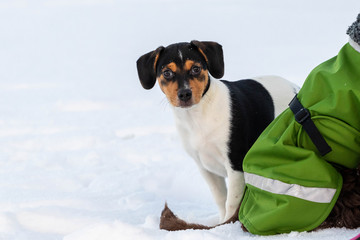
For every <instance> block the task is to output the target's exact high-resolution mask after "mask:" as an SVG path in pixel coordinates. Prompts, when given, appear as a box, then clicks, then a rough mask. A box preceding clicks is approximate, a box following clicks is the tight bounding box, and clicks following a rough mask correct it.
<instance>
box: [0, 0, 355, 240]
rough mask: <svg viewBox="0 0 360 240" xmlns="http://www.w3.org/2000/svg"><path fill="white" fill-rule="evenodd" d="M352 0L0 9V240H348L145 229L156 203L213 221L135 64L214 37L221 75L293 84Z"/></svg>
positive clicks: (92, 0) (159, 100)
mask: <svg viewBox="0 0 360 240" xmlns="http://www.w3.org/2000/svg"><path fill="white" fill-rule="evenodd" d="M359 11H360V2H359V1H358V0H344V1H329V0H318V1H313V0H302V1H287V0H274V1H268V0H252V1H245V0H242V1H239V0H206V1H205V0H201V1H195V0H182V1H179V0H153V1H146V0H123V1H115V0H114V1H112V0H36V1H35V0H33V1H31V0H0V239H6V240H8V239H16V240H25V239H31V240H35V239H36V240H54V239H65V240H82V239H86V240H93V239H102V240H103V239H106V240H111V239H121V240H127V239H142V240H144V239H181V240H191V239H197V240H198V239H207V240H210V239H252V240H256V239H299V240H305V239H326V240H328V239H336V240H338V239H350V238H351V237H353V236H355V235H356V234H358V233H359V232H360V229H358V230H346V229H328V230H323V231H317V232H311V233H296V232H293V233H290V234H284V235H281V236H270V237H259V236H254V235H251V234H249V233H244V232H243V231H242V230H241V228H240V225H239V223H235V224H230V225H227V226H221V227H218V228H216V229H213V230H210V231H182V232H166V231H160V230H159V229H158V223H159V216H160V212H161V210H162V208H163V205H164V202H165V201H167V202H168V204H169V206H170V208H171V209H172V210H173V211H174V212H175V213H176V214H178V215H179V216H180V217H181V218H184V219H186V220H189V221H194V222H200V223H205V224H212V223H215V222H216V220H217V209H216V206H215V204H214V202H213V200H212V197H211V195H210V193H209V191H208V188H207V185H206V184H205V182H204V180H203V179H202V177H201V176H200V175H199V173H198V170H197V168H196V166H195V164H194V163H193V161H192V160H191V159H190V158H189V157H188V156H187V155H186V154H185V153H184V151H183V149H182V147H181V144H180V141H179V138H178V136H177V134H176V131H175V128H174V124H173V119H172V113H171V111H170V109H169V106H168V103H167V102H166V99H165V97H164V95H163V94H161V92H160V90H159V89H158V87H155V88H154V89H153V90H152V91H145V90H143V89H142V88H141V85H140V83H139V81H138V79H137V73H136V68H135V61H136V60H137V58H138V57H139V56H140V55H142V54H144V53H146V52H148V51H150V50H153V49H155V48H156V47H158V46H159V45H168V44H171V43H174V42H180V41H190V40H193V39H198V40H213V41H218V42H219V43H221V44H222V45H223V47H224V54H225V67H226V70H225V77H224V79H230V80H232V79H233V80H235V79H240V78H247V77H253V76H258V75H263V74H277V75H280V76H283V77H285V78H288V79H290V80H291V81H293V82H295V83H297V84H299V85H301V84H302V82H303V81H304V79H305V77H306V76H307V74H308V73H309V71H310V70H311V69H312V68H313V67H315V66H316V65H317V64H319V63H321V62H322V61H324V60H326V59H328V58H330V57H332V56H334V55H336V53H337V52H338V50H339V49H340V48H341V46H342V45H343V44H344V43H345V42H346V41H347V36H346V35H345V31H346V29H347V27H348V26H349V25H350V24H351V23H352V22H353V21H354V20H355V18H356V15H357V13H358V12H359Z"/></svg>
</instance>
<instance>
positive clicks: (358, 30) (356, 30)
mask: <svg viewBox="0 0 360 240" xmlns="http://www.w3.org/2000/svg"><path fill="white" fill-rule="evenodd" d="M346 34H348V35H349V36H350V38H351V39H352V40H354V42H356V43H357V44H360V14H359V15H358V16H357V19H356V21H355V22H354V23H353V24H352V25H351V26H350V27H349V28H348V30H347V32H346Z"/></svg>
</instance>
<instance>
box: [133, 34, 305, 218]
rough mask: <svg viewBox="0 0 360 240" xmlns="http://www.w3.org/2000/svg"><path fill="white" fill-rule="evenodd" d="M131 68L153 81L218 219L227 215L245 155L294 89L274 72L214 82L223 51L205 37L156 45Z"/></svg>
mask: <svg viewBox="0 0 360 240" xmlns="http://www.w3.org/2000/svg"><path fill="white" fill-rule="evenodd" d="M137 70H138V75H139V79H140V83H141V85H142V86H143V88H145V89H151V88H153V87H154V85H155V83H156V82H158V84H159V86H160V89H161V90H162V92H163V93H164V94H165V95H166V98H167V99H168V101H169V103H170V105H171V107H172V110H173V112H174V115H175V122H176V127H177V130H178V132H179V135H180V137H181V140H182V143H183V146H184V148H185V150H186V152H187V153H188V154H189V155H190V156H191V157H192V158H193V159H194V160H195V162H196V164H197V165H198V167H199V170H200V172H201V174H202V176H203V177H204V179H205V180H206V182H207V183H208V185H209V188H210V190H211V192H212V195H213V197H214V199H215V202H216V204H217V206H218V209H219V222H220V223H222V222H225V221H226V220H229V219H231V218H232V216H233V215H234V213H236V212H237V209H238V207H239V204H240V201H241V199H242V196H243V193H244V188H245V183H244V174H243V171H242V161H243V158H244V156H245V154H246V153H247V151H248V150H249V149H250V147H251V146H252V145H253V143H254V142H255V141H256V139H257V138H258V136H259V135H260V133H261V132H262V131H263V130H264V129H265V128H266V127H267V126H268V124H269V123H270V122H271V121H272V120H273V119H274V117H275V116H277V115H278V114H280V113H281V112H282V111H283V110H284V109H286V108H287V104H288V103H289V102H290V100H291V99H292V98H293V97H294V95H295V94H296V93H297V91H298V89H299V88H298V87H297V86H296V85H294V84H293V83H291V82H289V81H287V80H285V79H283V78H281V77H276V76H264V77H257V78H252V79H245V80H239V81H233V82H231V81H225V80H218V79H220V78H222V77H223V75H224V58H223V50H222V46H221V45H220V44H218V43H216V42H210V41H196V40H194V41H191V42H189V43H188V42H184V43H176V44H172V45H169V46H167V47H163V46H161V47H158V48H157V49H156V50H154V51H151V52H149V53H147V54H144V55H143V56H141V57H140V58H139V59H138V60H137ZM225 178H228V184H227V186H226V183H225Z"/></svg>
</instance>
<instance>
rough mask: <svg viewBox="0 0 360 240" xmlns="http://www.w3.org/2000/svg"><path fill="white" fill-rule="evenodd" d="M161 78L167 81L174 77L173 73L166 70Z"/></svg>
mask: <svg viewBox="0 0 360 240" xmlns="http://www.w3.org/2000/svg"><path fill="white" fill-rule="evenodd" d="M163 76H164V78H165V79H167V80H169V79H172V78H173V77H174V72H173V71H171V70H169V69H167V70H165V71H164V72H163Z"/></svg>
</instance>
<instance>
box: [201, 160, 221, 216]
mask: <svg viewBox="0 0 360 240" xmlns="http://www.w3.org/2000/svg"><path fill="white" fill-rule="evenodd" d="M200 172H201V174H202V176H203V177H204V178H205V180H206V182H207V183H208V185H209V188H210V191H211V193H212V195H213V197H214V199H215V202H216V204H217V206H218V208H219V215H220V216H219V217H220V223H221V222H223V221H224V217H225V214H226V208H225V203H226V195H227V190H226V183H225V179H224V178H223V177H221V176H218V175H216V174H214V173H212V172H209V171H208V170H206V169H204V168H202V167H200Z"/></svg>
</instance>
